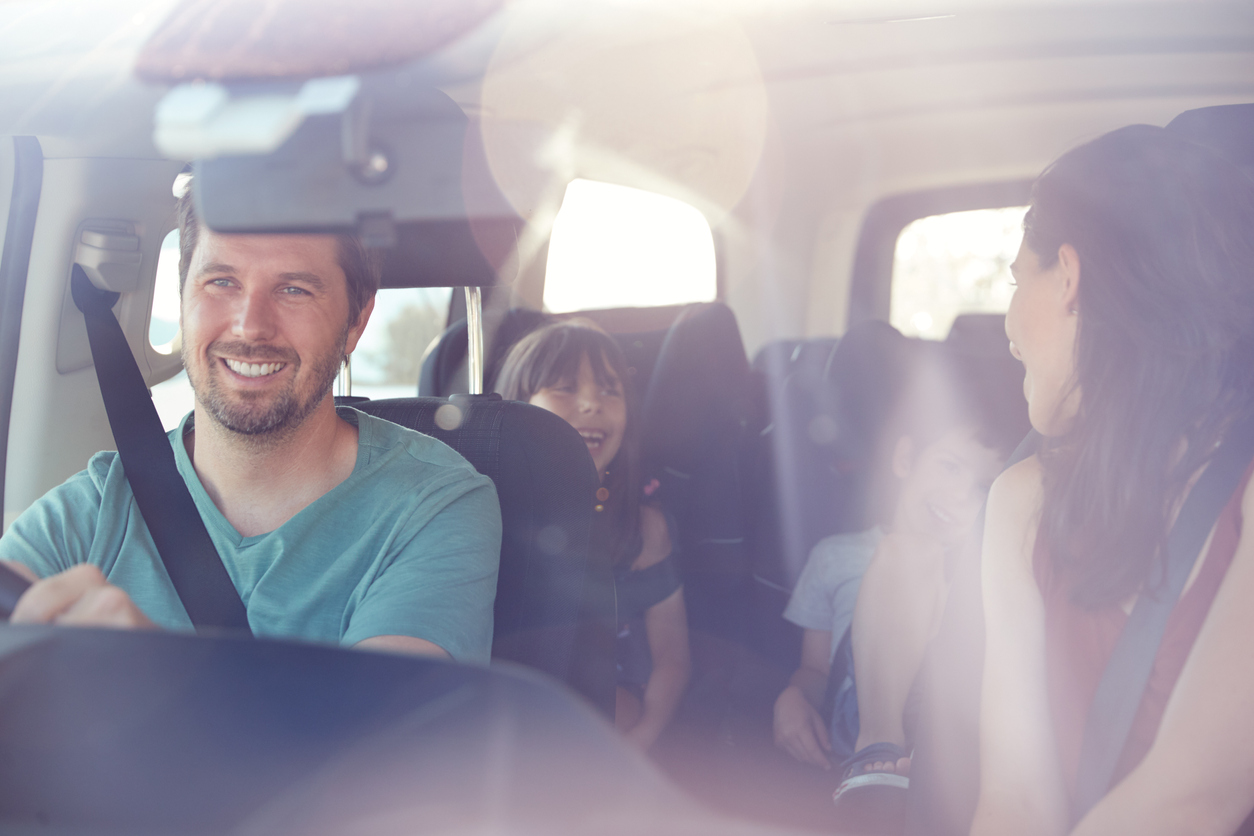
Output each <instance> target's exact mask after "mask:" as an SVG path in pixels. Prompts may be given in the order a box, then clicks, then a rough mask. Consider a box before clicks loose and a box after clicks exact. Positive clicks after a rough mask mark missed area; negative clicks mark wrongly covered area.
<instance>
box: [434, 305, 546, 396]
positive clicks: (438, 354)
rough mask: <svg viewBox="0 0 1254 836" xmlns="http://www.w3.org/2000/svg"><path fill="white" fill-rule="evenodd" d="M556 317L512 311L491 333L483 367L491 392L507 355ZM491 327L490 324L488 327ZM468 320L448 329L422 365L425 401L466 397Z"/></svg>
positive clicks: (534, 312) (488, 335)
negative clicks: (525, 337) (517, 344)
mask: <svg viewBox="0 0 1254 836" xmlns="http://www.w3.org/2000/svg"><path fill="white" fill-rule="evenodd" d="M551 318H552V317H550V315H549V314H546V313H544V312H542V311H537V310H533V309H531V308H510V309H509V310H507V311H505V313H504V314H503V315H502V316H501V318H500V319H499V320H498V321H497V322H495V323H494V325H495V327H493V328H492V329H491V333H489V334H486V335H485V338H486V343H487V345H486V351H485V352H484V353H485V355H486V358H485V360H484V366H483V386H484V391H485V392H491V391H492V388H493V383H495V382H496V376H497V374H499V373H500V371H501V364H502V363H504V362H505V355H507V354H508V353H509V350H510V349H511V348H513V347H514V343H516V342H518V341H519V340H520V339H522V338H523V337H524V336H526V335H527V334H529V333H531V332H532V331H534V330H535V329H536V328H539V327H540V326H541V325H544V324H545V323H546V322H548V321H549V320H550V319H551ZM485 324H487V323H485ZM466 352H467V337H466V320H465V319H459V320H457V321H456V322H454V323H453V324H452V325H450V326H449V327H448V328H445V329H444V333H443V334H441V335H440V339H439V341H437V342H436V345H435V348H433V349H432V350H431V353H430V354H428V355H427V357H426V359H425V360H423V362H422V371H421V372H420V374H419V377H418V396H419V397H423V398H447V397H448V396H449V395H457V394H464V393H465V392H466V390H467V388H468V387H467V386H466Z"/></svg>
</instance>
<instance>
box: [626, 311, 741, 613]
mask: <svg viewBox="0 0 1254 836" xmlns="http://www.w3.org/2000/svg"><path fill="white" fill-rule="evenodd" d="M751 392H752V390H751V379H750V375H749V361H748V357H747V356H746V355H745V349H744V343H743V342H742V341H741V337H740V329H739V327H738V326H737V324H736V317H735V315H734V314H733V313H732V312H731V309H730V308H728V307H727V306H726V305H724V304H722V303H720V302H711V303H708V304H701V305H693V306H692V307H690V308H688V309H687V310H685V311H684V312H683V313H682V314H681V315H680V316H679V317H678V318H677V319H676V320H675V322H674V324H673V325H671V327H670V329H669V331H668V332H667V333H666V336H665V338H664V339H663V341H662V343H661V346H660V347H659V350H658V355H657V362H656V364H655V366H654V368H653V373H652V377H651V379H650V380H649V381H648V390H647V392H646V395H645V399H644V410H643V422H642V423H643V427H642V433H641V452H642V460H643V467H644V472H645V473H646V474H647V475H650V476H653V477H655V478H657V479H658V480H659V481H660V483H661V489H660V491H659V494H658V495H659V498H660V501H661V503H662V505H663V506H664V508H665V509H666V510H667V512H668V513H669V514H670V515H671V517H672V519H673V520H674V522H675V525H676V531H675V532H674V533H675V535H676V539H677V541H678V546H679V550H680V563H681V566H682V568H683V573H684V584H685V588H684V595H685V599H686V603H687V604H688V608H689V623H690V625H691V626H692V627H693V629H694V630H699V631H707V632H712V633H715V634H718V635H721V636H724V637H727V638H738V637H740V634H741V633H743V631H744V627H745V624H744V620H743V618H741V617H740V615H739V614H740V613H742V612H743V611H744V610H743V606H744V592H745V591H746V589H747V587H746V583H747V580H748V577H749V571H748V570H749V561H748V548H747V543H746V535H747V520H748V516H749V511H750V510H751V509H749V508H748V507H747V505H746V501H747V492H746V481H745V468H744V462H743V456H744V449H745V445H744V441H743V440H744V437H745V436H746V434H748V433H756V432H757V431H758V428H757V427H756V426H755V425H756V424H757V423H759V422H758V420H757V419H756V418H755V416H754V414H753V409H752V401H753V399H752V396H751Z"/></svg>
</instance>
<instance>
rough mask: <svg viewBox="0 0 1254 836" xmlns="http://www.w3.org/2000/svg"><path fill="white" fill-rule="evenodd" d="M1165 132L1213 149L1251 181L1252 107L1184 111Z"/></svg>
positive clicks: (1253, 163)
mask: <svg viewBox="0 0 1254 836" xmlns="http://www.w3.org/2000/svg"><path fill="white" fill-rule="evenodd" d="M1167 130H1169V131H1175V132H1177V133H1179V134H1180V135H1182V136H1186V137H1188V138H1189V139H1191V140H1193V141H1194V142H1198V143H1201V144H1202V145H1206V146H1209V147H1211V148H1213V149H1214V150H1216V151H1218V152H1219V153H1220V154H1222V155H1223V156H1224V157H1226V158H1228V159H1229V160H1230V161H1231V162H1233V163H1235V164H1236V165H1238V166H1240V167H1241V168H1242V169H1243V170H1244V171H1245V173H1246V174H1248V175H1250V176H1252V177H1254V103H1251V104H1234V105H1216V106H1215V107H1199V108H1197V109H1196V110H1186V111H1185V112H1184V113H1181V114H1180V115H1179V116H1177V117H1176V118H1175V119H1172V120H1171V122H1170V123H1168V125H1167Z"/></svg>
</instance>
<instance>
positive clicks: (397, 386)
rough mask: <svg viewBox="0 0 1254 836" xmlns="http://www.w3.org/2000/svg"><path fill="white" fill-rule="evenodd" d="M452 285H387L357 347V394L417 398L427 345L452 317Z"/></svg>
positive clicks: (355, 360)
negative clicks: (450, 313) (392, 286)
mask: <svg viewBox="0 0 1254 836" xmlns="http://www.w3.org/2000/svg"><path fill="white" fill-rule="evenodd" d="M452 301H453V288H451V287H412V288H384V289H382V290H380V291H379V293H378V294H377V295H376V296H375V300H374V312H373V313H372V314H371V315H370V324H368V325H367V326H366V331H365V333H363V334H362V335H361V340H360V341H359V342H358V343H357V350H356V351H355V352H353V367H352V371H353V394H354V395H364V396H366V397H368V398H373V399H376V400H377V399H379V398H412V397H413V396H414V395H416V394H418V372H419V370H420V369H421V368H422V358H423V357H424V356H426V352H427V349H428V348H430V347H431V345H432V344H433V343H434V342H435V340H436V339H438V338H439V336H440V334H441V333H443V331H444V328H445V323H447V322H448V310H449V305H450V303H451V302H452Z"/></svg>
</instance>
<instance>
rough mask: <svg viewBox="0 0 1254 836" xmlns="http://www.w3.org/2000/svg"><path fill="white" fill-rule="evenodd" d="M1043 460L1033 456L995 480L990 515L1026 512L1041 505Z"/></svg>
mask: <svg viewBox="0 0 1254 836" xmlns="http://www.w3.org/2000/svg"><path fill="white" fill-rule="evenodd" d="M1041 479H1042V473H1041V460H1040V459H1039V458H1038V457H1037V456H1035V455H1033V456H1028V457H1027V458H1026V459H1024V460H1023V461H1021V462H1016V463H1015V464H1012V465H1011V466H1010V467H1008V468H1006V469H1005V470H1003V471H1002V472H1001V475H999V476H998V477H997V478H996V479H994V480H993V486H992V487H991V488H990V489H989V491H988V509H989V513H990V514H992V513H994V511H995V510H997V511H1011V512H1025V511H1031V510H1033V509H1034V508H1036V507H1038V506H1039V505H1040V501H1041V499H1042V496H1043V487H1042V481H1041Z"/></svg>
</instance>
